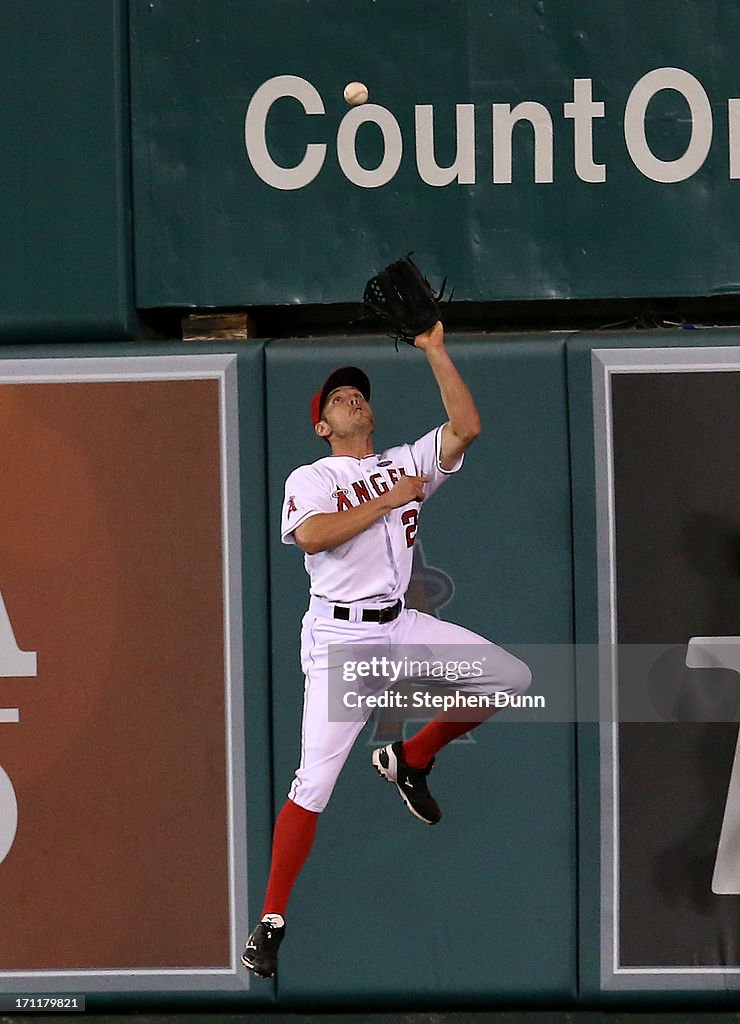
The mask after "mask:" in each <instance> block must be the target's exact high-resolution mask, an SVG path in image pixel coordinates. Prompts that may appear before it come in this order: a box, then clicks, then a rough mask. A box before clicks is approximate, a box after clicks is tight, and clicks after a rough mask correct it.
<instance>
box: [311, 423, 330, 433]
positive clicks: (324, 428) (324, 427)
mask: <svg viewBox="0 0 740 1024" xmlns="http://www.w3.org/2000/svg"><path fill="white" fill-rule="evenodd" d="M314 430H315V431H316V433H317V434H318V435H319V437H326V436H327V434H329V433H330V431H331V427H330V426H329V424H328V423H327V422H326V420H319V422H318V423H317V424H316V426H315V427H314Z"/></svg>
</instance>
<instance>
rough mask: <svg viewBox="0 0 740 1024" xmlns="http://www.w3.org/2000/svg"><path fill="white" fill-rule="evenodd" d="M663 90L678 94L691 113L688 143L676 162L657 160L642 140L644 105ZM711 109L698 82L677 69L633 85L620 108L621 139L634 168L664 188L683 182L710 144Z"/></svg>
mask: <svg viewBox="0 0 740 1024" xmlns="http://www.w3.org/2000/svg"><path fill="white" fill-rule="evenodd" d="M663 89H673V90H674V91H675V92H679V93H680V94H681V95H682V96H683V97H684V99H685V100H686V102H687V103H688V105H689V110H690V111H691V139H690V140H689V144H688V146H687V148H686V152H685V153H684V154H683V156H681V157H679V158H678V160H659V159H658V157H656V156H655V155H654V154H653V152H652V150H651V149H650V147H649V145H648V142H647V138H646V136H645V115H646V113H647V108H648V104H649V103H650V101H651V100H652V98H653V97H654V96H655V95H656V93H658V92H661V91H662V90H663ZM712 125H713V122H712V106H711V104H710V102H709V97H708V96H707V94H706V92H705V91H704V87H703V86H702V84H701V82H700V81H699V80H698V79H696V78H694V76H693V75H691V74H689V72H688V71H683V70H682V69H681V68H656V69H655V70H654V71H649V72H648V73H647V74H646V75H643V77H642V78H641V79H640V80H639V82H637V83H636V84H635V86H634V88H633V89H632V92H631V93H630V94H629V97H628V99H627V103H626V106H625V108H624V139H625V142H626V143H627V149H628V151H629V155H630V157H631V158H632V162H633V163H634V165H635V167H636V168H637V169H638V171H640V172H641V173H642V174H644V175H645V177H646V178H650V179H651V180H652V181H660V182H664V183H666V184H668V183H672V182H676V181H685V180H686V179H687V178H690V177H691V175H692V174H695V173H696V172H697V171H698V170H699V168H700V167H701V166H702V164H703V163H704V161H705V160H706V158H707V154H708V153H709V148H710V146H711V144H712Z"/></svg>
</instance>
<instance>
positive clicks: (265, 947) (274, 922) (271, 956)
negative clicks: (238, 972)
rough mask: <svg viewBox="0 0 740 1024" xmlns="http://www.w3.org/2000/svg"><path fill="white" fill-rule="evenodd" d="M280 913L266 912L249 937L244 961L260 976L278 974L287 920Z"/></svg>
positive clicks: (248, 967) (243, 956)
mask: <svg viewBox="0 0 740 1024" xmlns="http://www.w3.org/2000/svg"><path fill="white" fill-rule="evenodd" d="M279 921H283V919H282V917H280V915H279V914H265V916H264V917H263V918H262V920H261V921H260V923H259V924H258V925H257V927H256V928H255V929H254V931H253V932H252V934H251V935H250V936H249V938H248V939H247V944H246V946H245V947H244V952H243V953H242V963H243V964H244V966H245V967H246V968H247V969H248V970H250V971H253V972H254V974H256V975H257V976H258V977H260V978H274V977H275V975H276V974H277V954H278V948H279V946H280V943H281V942H282V941H283V939H284V938H285V922H284V921H283V923H282V925H281V924H279Z"/></svg>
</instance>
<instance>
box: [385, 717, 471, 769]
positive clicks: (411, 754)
mask: <svg viewBox="0 0 740 1024" xmlns="http://www.w3.org/2000/svg"><path fill="white" fill-rule="evenodd" d="M477 725H480V722H456V721H450V719H449V718H446V717H444V716H443V715H438V716H437V718H433V719H432V720H431V722H428V723H427V725H425V726H424V728H423V729H421V730H419V732H417V734H416V735H415V736H412V737H411V739H410V740H405V741H404V744H403V756H404V758H405V759H406V764H408V765H410V766H411V767H412V768H426V766H427V765H428V764H429V762H430V761H431V760H432V758H433V757H434V755H435V754H437V753H438V752H439V751H440V750H441V749H442V747H444V746H446V745H447V744H448V743H451V742H452V741H453V740H456V739H457V737H458V736H462V735H463V734H464V733H466V732H470V730H471V729H475V727H476V726H477Z"/></svg>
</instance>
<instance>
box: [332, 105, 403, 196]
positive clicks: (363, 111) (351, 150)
mask: <svg viewBox="0 0 740 1024" xmlns="http://www.w3.org/2000/svg"><path fill="white" fill-rule="evenodd" d="M367 121H370V122H372V123H373V124H376V125H377V126H378V128H380V131H381V132H382V134H383V146H384V150H385V152H384V154H383V159H382V160H381V161H380V163H379V164H378V166H377V167H374V168H371V169H368V168H366V167H363V166H362V164H360V162H359V161H358V159H357V152H356V150H355V138H356V136H357V130H358V128H359V127H360V125H363V124H365V122H367ZM402 156H403V138H402V136H401V128H400V126H399V124H398V121H397V120H396V119H395V117H394V116H393V114H391V112H390V110H386V108H385V107H381V106H379V105H378V104H377V103H364V104H362V106H359V107H353V108H352V110H350V111H348V112H347V113H346V114H345V115H344V117H343V118H342V120H341V122H340V124H339V131H338V132H337V157H338V159H339V166H340V167H341V168H342V171H343V172H344V175H345V177H346V178H349V180H350V181H351V182H352V183H353V184H354V185H359V186H360V187H361V188H378V187H379V186H380V185H387V184H388V182H389V181H390V180H391V179H392V178H394V177H395V175H396V172H397V171H398V168H399V167H400V166H401V157H402Z"/></svg>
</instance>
